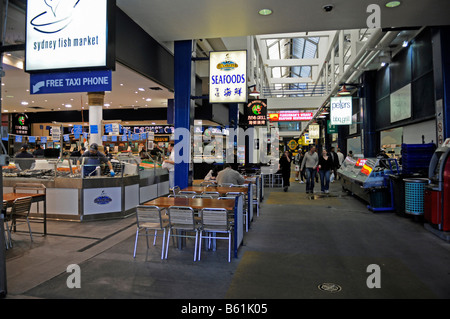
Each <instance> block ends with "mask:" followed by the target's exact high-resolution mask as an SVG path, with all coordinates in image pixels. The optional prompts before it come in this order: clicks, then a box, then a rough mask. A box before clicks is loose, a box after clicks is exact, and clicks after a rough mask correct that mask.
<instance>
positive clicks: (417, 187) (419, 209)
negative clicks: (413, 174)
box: [404, 178, 429, 216]
mask: <svg viewBox="0 0 450 319" xmlns="http://www.w3.org/2000/svg"><path fill="white" fill-rule="evenodd" d="M404 182H405V213H406V214H411V215H415V216H420V215H423V214H424V195H425V187H426V185H427V184H428V182H429V180H428V178H405V179H404Z"/></svg>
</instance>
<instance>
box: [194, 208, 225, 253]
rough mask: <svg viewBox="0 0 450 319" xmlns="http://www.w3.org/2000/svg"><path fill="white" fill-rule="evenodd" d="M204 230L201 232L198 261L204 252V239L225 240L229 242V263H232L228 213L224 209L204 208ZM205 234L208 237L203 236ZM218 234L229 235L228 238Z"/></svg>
mask: <svg viewBox="0 0 450 319" xmlns="http://www.w3.org/2000/svg"><path fill="white" fill-rule="evenodd" d="M201 215H202V230H201V232H200V245H199V250H198V260H200V256H201V250H202V239H203V238H208V239H209V240H211V239H225V240H228V262H230V261H231V226H230V223H229V222H228V213H227V210H226V209H224V208H203V209H202V214H201ZM203 232H205V233H206V236H205V237H204V236H203ZM217 233H225V234H228V236H227V237H221V236H217V235H216V234H217Z"/></svg>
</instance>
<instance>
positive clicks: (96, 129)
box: [91, 125, 98, 134]
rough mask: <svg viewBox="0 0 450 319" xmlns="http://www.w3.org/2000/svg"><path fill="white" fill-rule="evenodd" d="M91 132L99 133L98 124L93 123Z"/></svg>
mask: <svg viewBox="0 0 450 319" xmlns="http://www.w3.org/2000/svg"><path fill="white" fill-rule="evenodd" d="M91 134H98V126H97V125H91Z"/></svg>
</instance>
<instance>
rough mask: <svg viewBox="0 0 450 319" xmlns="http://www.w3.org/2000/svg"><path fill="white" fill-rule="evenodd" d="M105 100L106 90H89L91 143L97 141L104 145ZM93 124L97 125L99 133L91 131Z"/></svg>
mask: <svg viewBox="0 0 450 319" xmlns="http://www.w3.org/2000/svg"><path fill="white" fill-rule="evenodd" d="M104 100H105V92H89V93H88V105H89V133H90V138H89V144H92V143H96V144H98V145H102V132H103V128H102V121H103V103H104ZM91 125H97V127H98V133H92V132H91Z"/></svg>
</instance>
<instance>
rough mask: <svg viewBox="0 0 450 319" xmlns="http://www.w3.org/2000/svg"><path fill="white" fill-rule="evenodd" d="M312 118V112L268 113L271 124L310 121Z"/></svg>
mask: <svg viewBox="0 0 450 319" xmlns="http://www.w3.org/2000/svg"><path fill="white" fill-rule="evenodd" d="M312 118H313V113H312V112H300V111H279V112H278V113H269V120H270V121H272V122H284V121H310V120H311V119H312Z"/></svg>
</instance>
